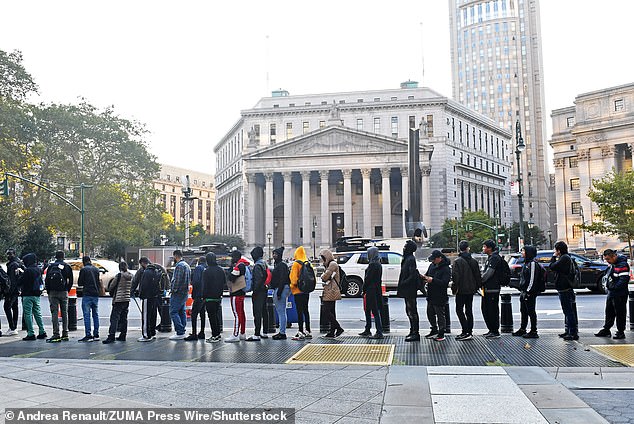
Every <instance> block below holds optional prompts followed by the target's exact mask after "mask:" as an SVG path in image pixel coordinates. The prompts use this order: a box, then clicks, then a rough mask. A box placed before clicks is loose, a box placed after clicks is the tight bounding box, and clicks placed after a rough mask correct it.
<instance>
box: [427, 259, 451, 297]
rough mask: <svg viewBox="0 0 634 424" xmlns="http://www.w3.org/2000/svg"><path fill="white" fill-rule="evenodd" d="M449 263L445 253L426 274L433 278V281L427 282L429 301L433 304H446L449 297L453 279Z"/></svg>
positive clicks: (430, 266)
mask: <svg viewBox="0 0 634 424" xmlns="http://www.w3.org/2000/svg"><path fill="white" fill-rule="evenodd" d="M449 265H450V262H449V259H448V258H447V257H446V256H444V255H443V256H442V260H441V261H440V262H439V263H438V264H434V263H432V264H431V265H429V268H427V272H426V273H425V275H427V276H428V277H431V278H432V280H431V282H429V283H427V302H429V303H431V304H432V305H444V304H446V303H447V300H448V299H449V297H448V296H447V288H448V287H449V280H450V279H451V267H450V266H449Z"/></svg>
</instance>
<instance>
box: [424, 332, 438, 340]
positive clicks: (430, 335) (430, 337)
mask: <svg viewBox="0 0 634 424" xmlns="http://www.w3.org/2000/svg"><path fill="white" fill-rule="evenodd" d="M437 335H438V331H434V330H431V331H430V332H429V334H426V335H425V338H426V339H433V338H434V337H436V336H437Z"/></svg>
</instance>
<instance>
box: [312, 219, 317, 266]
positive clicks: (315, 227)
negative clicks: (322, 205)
mask: <svg viewBox="0 0 634 424" xmlns="http://www.w3.org/2000/svg"><path fill="white" fill-rule="evenodd" d="M316 231H317V217H316V216H313V234H312V236H313V260H314V259H315V255H316V252H315V249H316V246H315V245H316V244H317V240H316V234H317V233H316Z"/></svg>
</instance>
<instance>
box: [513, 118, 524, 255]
mask: <svg viewBox="0 0 634 424" xmlns="http://www.w3.org/2000/svg"><path fill="white" fill-rule="evenodd" d="M515 142H516V144H515V157H516V158H517V184H518V185H519V187H518V188H519V191H518V193H517V204H518V208H519V212H520V217H519V218H520V222H519V224H520V238H519V241H518V243H517V247H518V251H519V250H520V249H521V248H522V244H523V243H524V202H523V200H522V196H523V194H522V167H521V164H520V155H521V154H522V152H523V151H524V149H525V148H526V145H525V144H524V139H523V138H522V126H521V125H520V120H519V119H518V120H517V122H516V123H515Z"/></svg>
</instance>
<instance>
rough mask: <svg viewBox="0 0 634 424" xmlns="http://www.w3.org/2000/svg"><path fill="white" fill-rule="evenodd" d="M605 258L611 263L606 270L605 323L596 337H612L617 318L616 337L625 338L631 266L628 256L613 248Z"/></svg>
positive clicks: (605, 254) (608, 250)
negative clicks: (618, 252) (612, 329)
mask: <svg viewBox="0 0 634 424" xmlns="http://www.w3.org/2000/svg"><path fill="white" fill-rule="evenodd" d="M603 259H605V261H606V262H607V263H609V264H610V266H609V267H608V269H606V270H605V277H604V278H606V279H607V284H606V286H607V289H608V296H607V298H606V299H605V323H604V324H603V328H602V329H601V330H599V332H598V333H595V336H596V337H610V336H611V333H610V329H611V328H612V326H613V325H614V320H615V319H616V333H614V337H613V338H614V339H616V340H619V339H624V338H625V323H626V319H627V296H628V288H627V285H628V284H629V282H630V266H629V264H628V263H627V258H626V257H625V256H623V255H618V254H617V253H616V252H615V251H614V250H612V249H606V250H605V251H604V252H603Z"/></svg>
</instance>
